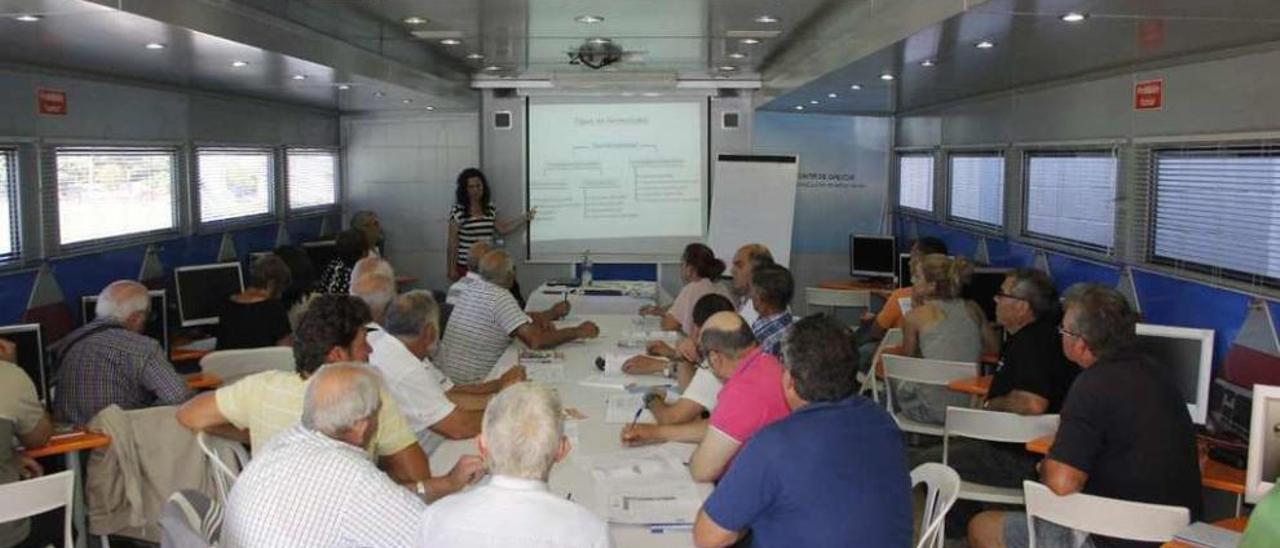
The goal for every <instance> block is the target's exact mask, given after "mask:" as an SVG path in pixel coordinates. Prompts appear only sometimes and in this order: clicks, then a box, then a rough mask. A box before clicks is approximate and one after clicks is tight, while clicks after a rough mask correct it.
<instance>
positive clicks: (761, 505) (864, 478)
mask: <svg viewBox="0 0 1280 548" xmlns="http://www.w3.org/2000/svg"><path fill="white" fill-rule="evenodd" d="M782 353H783V356H784V362H785V363H786V373H785V374H784V376H783V379H782V386H783V390H784V392H785V394H786V400H787V405H789V406H790V407H791V409H793V410H794V412H793V413H791V415H790V416H789V417H787V418H784V419H782V420H780V421H778V422H775V423H773V424H772V425H770V426H766V427H764V428H763V429H761V430H760V431H759V432H757V433H756V435H755V436H754V437H752V438H751V441H748V442H747V444H746V447H744V448H743V449H742V452H741V453H740V454H739V455H738V457H737V458H736V459H735V460H734V463H733V466H732V467H731V468H729V471H728V472H727V473H726V474H725V475H724V477H722V478H720V483H719V484H717V485H716V488H715V491H713V492H712V493H711V496H709V497H707V500H706V502H705V503H704V504H703V506H702V509H701V510H700V511H699V512H698V518H697V521H696V522H695V523H694V526H693V541H694V542H695V543H696V544H697V545H698V546H702V547H712V546H715V547H719V546H729V545H732V544H733V543H735V542H738V540H739V539H741V538H742V536H743V533H744V532H745V531H746V530H748V529H750V530H751V535H752V545H753V546H804V547H806V548H825V547H829V546H830V547H836V546H839V547H844V546H911V537H912V509H911V478H910V476H909V475H908V473H907V462H906V455H905V451H904V450H903V441H902V432H901V431H900V430H898V426H897V424H896V423H894V421H893V418H892V417H890V416H889V414H888V413H886V412H885V411H884V410H883V409H882V408H881V407H880V406H878V405H876V404H875V403H873V402H871V401H869V400H867V399H865V398H862V397H860V396H858V395H857V394H856V393H855V389H856V384H857V377H856V375H857V369H855V368H854V367H853V365H854V364H855V363H857V361H858V347H857V343H855V342H854V340H853V337H852V335H851V334H850V333H849V330H848V328H846V327H845V326H844V325H842V324H841V323H840V322H837V321H836V320H834V319H832V318H830V317H828V316H822V315H815V316H809V317H807V318H804V319H802V320H800V321H798V322H796V324H795V325H794V326H792V327H791V329H790V331H788V333H787V335H786V336H785V338H784V339H783V344H782ZM725 389H726V390H728V387H726V388H725Z"/></svg>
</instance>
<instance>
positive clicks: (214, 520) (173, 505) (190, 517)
mask: <svg viewBox="0 0 1280 548" xmlns="http://www.w3.org/2000/svg"><path fill="white" fill-rule="evenodd" d="M223 508H224V507H223V505H221V504H219V503H218V502H217V501H213V500H209V497H206V496H204V494H203V493H200V492H199V491H194V490H189V489H183V490H181V491H178V492H176V493H174V494H172V495H170V496H169V501H168V502H166V503H165V504H164V509H162V510H161V513H160V530H161V535H160V548H211V547H213V546H217V541H218V537H219V536H221V531H222V517H223Z"/></svg>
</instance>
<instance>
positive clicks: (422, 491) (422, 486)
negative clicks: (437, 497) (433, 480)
mask: <svg viewBox="0 0 1280 548" xmlns="http://www.w3.org/2000/svg"><path fill="white" fill-rule="evenodd" d="M413 490H414V492H416V493H418V496H419V497H422V500H427V482H425V481H422V480H418V483H415V484H413Z"/></svg>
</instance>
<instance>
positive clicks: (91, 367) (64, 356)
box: [49, 280, 192, 424]
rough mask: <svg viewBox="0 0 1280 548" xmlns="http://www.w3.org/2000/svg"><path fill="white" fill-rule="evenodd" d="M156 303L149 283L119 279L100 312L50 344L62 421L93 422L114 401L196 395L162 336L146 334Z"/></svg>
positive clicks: (155, 401) (140, 403)
mask: <svg viewBox="0 0 1280 548" xmlns="http://www.w3.org/2000/svg"><path fill="white" fill-rule="evenodd" d="M150 308H151V297H150V296H149V295H147V288H146V286H143V285H142V284H140V283H138V282H134V281H130V280H121V281H117V282H113V283H111V285H108V286H107V287H106V288H105V289H103V290H102V292H101V293H99V294H98V305H97V309H96V313H97V316H98V317H97V318H96V319H94V320H93V321H92V322H89V323H88V324H85V325H84V326H83V327H81V328H80V329H77V330H75V331H73V332H71V334H69V335H67V336H66V337H63V338H62V340H60V341H58V343H57V344H55V345H53V347H51V348H50V349H49V350H50V352H51V353H52V354H53V360H54V361H53V363H54V369H55V370H56V371H57V386H58V391H57V393H56V397H55V399H54V402H53V413H54V419H55V420H56V421H58V422H65V423H71V424H87V423H88V422H89V421H90V420H91V419H93V416H94V415H97V414H98V411H101V410H102V409H103V408H105V407H107V406H110V405H112V404H115V405H119V406H120V407H121V408H122V409H126V410H128V409H138V408H143V407H151V406H157V405H175V404H179V403H182V402H184V401H187V400H188V399H190V398H191V396H192V393H191V390H189V389H188V388H187V383H186V381H184V380H183V379H182V377H181V376H180V375H178V372H177V371H175V370H174V369H173V364H171V363H169V360H168V357H167V356H166V355H165V353H164V348H163V347H161V346H160V342H159V341H157V340H155V339H153V338H151V337H148V336H146V335H143V334H142V331H143V329H145V328H146V325H147V318H148V316H149V314H150Z"/></svg>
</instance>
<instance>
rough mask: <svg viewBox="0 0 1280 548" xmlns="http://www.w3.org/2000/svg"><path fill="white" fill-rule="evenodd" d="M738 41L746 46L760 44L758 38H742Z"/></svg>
mask: <svg viewBox="0 0 1280 548" xmlns="http://www.w3.org/2000/svg"><path fill="white" fill-rule="evenodd" d="M738 41H739V42H741V43H743V44H747V45H748V46H749V45H752V44H759V43H760V39H759V38H743V39H741V40H738Z"/></svg>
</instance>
